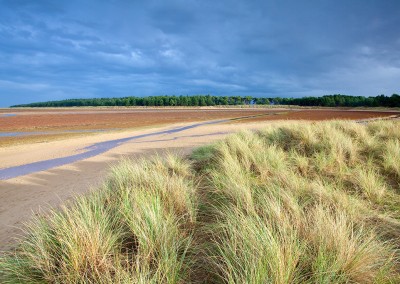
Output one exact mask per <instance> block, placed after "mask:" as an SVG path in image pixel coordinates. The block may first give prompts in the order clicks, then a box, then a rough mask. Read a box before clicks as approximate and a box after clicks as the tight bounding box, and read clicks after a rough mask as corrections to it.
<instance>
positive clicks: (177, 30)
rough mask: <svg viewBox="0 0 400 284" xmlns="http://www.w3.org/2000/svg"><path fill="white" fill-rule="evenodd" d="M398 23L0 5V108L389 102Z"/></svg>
mask: <svg viewBox="0 0 400 284" xmlns="http://www.w3.org/2000/svg"><path fill="white" fill-rule="evenodd" d="M144 2H145V3H144ZM399 11H400V2H399V1H397V0H392V1H390V0H387V1H378V0H376V1H372V0H370V1H361V0H359V1H356V0H354V1H191V0H189V1H1V2H0V106H8V105H11V104H16V103H24V102H31V101H42V100H53V99H64V98H76V97H101V96H102V97H104V96H128V95H136V96H143V95H144V96H145V95H162V94H194V93H212V94H215V95H223V94H228V95H229V94H234V95H254V96H305V95H324V94H331V93H345V94H351V95H366V96H370V95H378V94H380V93H386V94H391V93H393V92H398V91H399V85H398V81H399V78H400V52H399V50H400V33H398V30H399V29H398V27H399V26H400V14H399V13H400V12H399Z"/></svg>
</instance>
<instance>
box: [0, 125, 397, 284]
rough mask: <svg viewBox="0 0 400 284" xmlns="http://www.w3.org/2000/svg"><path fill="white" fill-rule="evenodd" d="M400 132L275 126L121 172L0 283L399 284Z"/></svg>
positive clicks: (21, 251)
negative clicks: (184, 156)
mask: <svg viewBox="0 0 400 284" xmlns="http://www.w3.org/2000/svg"><path fill="white" fill-rule="evenodd" d="M399 165H400V123H399V122H390V121H380V122H371V123H368V124H357V123H354V122H347V121H334V122H319V123H307V122H298V123H293V122H291V123H285V122H282V123H277V124H271V125H270V126H269V127H268V128H266V129H264V130H262V131H258V132H242V133H239V134H235V135H232V136H229V137H228V138H227V139H225V140H223V141H220V142H217V143H215V144H213V145H209V146H206V147H203V148H200V149H197V150H195V151H194V153H193V154H192V156H191V157H190V158H181V157H177V156H174V155H167V156H166V157H162V158H161V157H155V158H153V159H150V160H139V161H128V160H126V161H123V162H122V163H121V164H120V165H119V166H117V167H115V168H113V169H112V173H111V175H110V178H109V179H108V181H107V182H106V183H105V184H104V186H103V187H102V188H100V189H98V190H96V191H94V192H93V193H91V194H89V195H87V196H84V197H79V198H76V200H74V201H73V202H71V203H70V204H66V205H65V206H64V207H62V208H61V209H59V210H54V211H52V212H51V213H50V214H48V215H46V216H45V217H40V218H37V219H36V220H34V221H33V222H31V223H30V224H29V225H28V226H27V228H26V237H25V238H24V239H22V240H21V243H20V245H19V247H18V249H16V250H15V251H13V252H8V253H4V254H3V256H2V257H1V260H0V275H1V276H0V277H1V278H0V280H1V281H0V282H1V283H277V284H278V283H400V264H399V249H400V166H399Z"/></svg>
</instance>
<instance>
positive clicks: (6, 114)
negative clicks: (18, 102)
mask: <svg viewBox="0 0 400 284" xmlns="http://www.w3.org/2000/svg"><path fill="white" fill-rule="evenodd" d="M11 116H16V114H15V113H3V114H0V117H11Z"/></svg>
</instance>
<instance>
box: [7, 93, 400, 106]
mask: <svg viewBox="0 0 400 284" xmlns="http://www.w3.org/2000/svg"><path fill="white" fill-rule="evenodd" d="M248 104H252V105H254V104H255V105H298V106H325V107H361V106H365V107H400V96H399V95H397V94H393V95H392V96H390V97H389V96H385V95H380V96H376V97H362V96H357V97H354V96H346V95H339V94H338V95H329V96H322V97H303V98H280V97H276V98H255V97H251V96H245V97H241V96H211V95H195V96H150V97H124V98H95V99H69V100H61V101H48V102H39V103H31V104H23V105H14V106H12V107H75V106H215V105H248Z"/></svg>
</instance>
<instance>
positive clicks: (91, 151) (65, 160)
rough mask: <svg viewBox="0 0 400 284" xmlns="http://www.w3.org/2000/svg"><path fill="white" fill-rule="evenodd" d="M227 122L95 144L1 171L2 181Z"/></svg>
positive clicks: (213, 122) (200, 124)
mask: <svg viewBox="0 0 400 284" xmlns="http://www.w3.org/2000/svg"><path fill="white" fill-rule="evenodd" d="M227 121H229V119H223V120H214V121H208V122H202V123H195V124H191V125H188V126H182V127H175V128H173V129H170V130H162V131H156V132H151V133H147V134H141V135H135V136H131V137H126V138H121V139H115V140H110V141H104V142H99V143H95V144H93V145H91V146H88V147H85V148H83V149H82V150H86V151H85V152H83V153H79V154H76V155H71V156H67V157H62V158H56V159H50V160H45V161H40V162H35V163H30V164H25V165H21V166H16V167H11V168H6V169H2V170H0V180H7V179H11V178H15V177H19V176H23V175H27V174H32V173H36V172H40V171H45V170H48V169H51V168H55V167H60V166H63V165H67V164H71V163H74V162H77V161H81V160H84V159H87V158H91V157H94V156H97V155H99V154H102V153H104V152H107V151H109V150H111V149H113V148H115V147H117V146H119V145H121V144H123V143H125V142H128V141H131V140H136V139H140V138H145V137H151V136H156V135H161V134H173V133H178V132H182V131H184V130H188V129H192V128H196V127H199V126H203V125H210V124H217V123H222V122H227ZM155 141H156V140H154V142H155ZM147 142H153V141H152V140H150V141H147Z"/></svg>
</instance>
